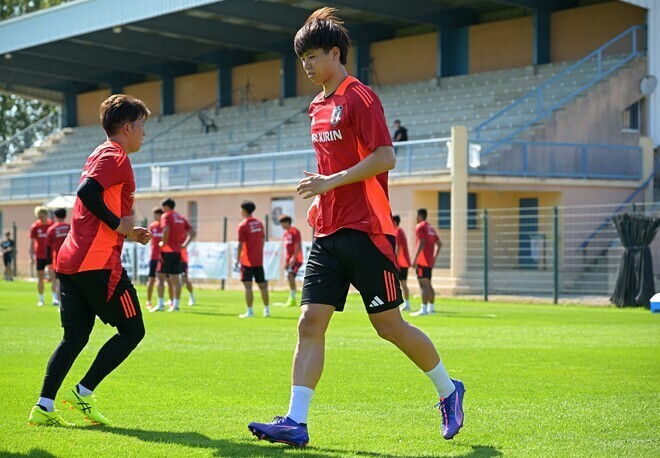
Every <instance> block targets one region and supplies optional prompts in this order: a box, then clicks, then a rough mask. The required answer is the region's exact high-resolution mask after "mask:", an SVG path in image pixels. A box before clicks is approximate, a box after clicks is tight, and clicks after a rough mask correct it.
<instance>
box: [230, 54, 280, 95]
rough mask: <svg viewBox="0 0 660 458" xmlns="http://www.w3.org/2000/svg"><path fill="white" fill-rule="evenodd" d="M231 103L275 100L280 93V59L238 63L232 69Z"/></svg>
mask: <svg viewBox="0 0 660 458" xmlns="http://www.w3.org/2000/svg"><path fill="white" fill-rule="evenodd" d="M231 81H232V82H231V84H232V90H233V94H232V104H234V105H242V104H244V103H254V102H261V101H262V100H277V99H279V98H280V94H281V93H282V62H281V60H280V59H273V60H267V61H263V62H255V63H252V64H246V65H240V66H238V67H234V68H233V69H232V74H231Z"/></svg>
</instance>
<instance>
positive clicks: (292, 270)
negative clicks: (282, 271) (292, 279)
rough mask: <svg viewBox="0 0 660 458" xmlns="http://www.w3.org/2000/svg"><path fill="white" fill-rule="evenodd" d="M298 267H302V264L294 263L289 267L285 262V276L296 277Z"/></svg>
mask: <svg viewBox="0 0 660 458" xmlns="http://www.w3.org/2000/svg"><path fill="white" fill-rule="evenodd" d="M300 266H302V262H296V263H295V264H293V266H291V267H289V263H288V262H287V266H286V273H287V274H293V275H297V274H298V271H299V270H300Z"/></svg>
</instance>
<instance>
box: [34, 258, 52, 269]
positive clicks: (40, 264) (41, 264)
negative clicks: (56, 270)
mask: <svg viewBox="0 0 660 458" xmlns="http://www.w3.org/2000/svg"><path fill="white" fill-rule="evenodd" d="M51 263H52V261H51V260H50V259H47V258H38V259H37V271H38V272H42V271H44V270H46V266H49V265H51Z"/></svg>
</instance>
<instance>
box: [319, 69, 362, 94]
mask: <svg viewBox="0 0 660 458" xmlns="http://www.w3.org/2000/svg"><path fill="white" fill-rule="evenodd" d="M353 82H359V80H358V79H357V78H355V77H354V76H351V75H348V76H347V77H346V78H344V81H342V82H341V84H340V85H339V87H337V89H335V92H333V93H332V94H330V95H327V96H324V98H326V99H329V98H330V97H332V96H333V95H335V94H336V95H344V92H346V88H348V86H349V85H350V84H351V83H353Z"/></svg>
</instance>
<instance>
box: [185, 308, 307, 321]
mask: <svg viewBox="0 0 660 458" xmlns="http://www.w3.org/2000/svg"><path fill="white" fill-rule="evenodd" d="M186 315H208V316H230V317H235V318H238V314H237V313H226V312H201V311H197V310H187V311H186ZM254 317H255V318H262V316H261V315H258V314H257V315H255V316H254ZM298 318H299V317H298V316H278V315H273V314H272V313H271V315H270V316H269V317H268V319H269V320H296V321H297V320H298Z"/></svg>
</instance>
